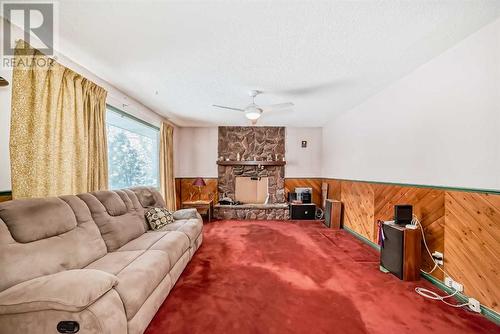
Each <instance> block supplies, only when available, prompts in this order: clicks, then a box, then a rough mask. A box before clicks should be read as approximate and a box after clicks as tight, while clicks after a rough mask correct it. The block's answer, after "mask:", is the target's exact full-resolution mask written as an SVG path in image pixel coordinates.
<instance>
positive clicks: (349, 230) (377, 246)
mask: <svg viewBox="0 0 500 334" xmlns="http://www.w3.org/2000/svg"><path fill="white" fill-rule="evenodd" d="M342 229H344V230H346V231H347V232H349V233H350V234H352V235H353V236H354V237H355V238H356V239H359V240H361V241H363V242H364V243H365V244H367V245H368V246H370V247H372V248H375V249H376V250H377V251H379V252H380V246H379V245H377V244H376V243H374V242H373V241H371V240H370V239H368V238H366V237H364V236H362V235H361V234H359V233H358V232H356V231H354V230H351V229H350V228H349V227H347V226H342Z"/></svg>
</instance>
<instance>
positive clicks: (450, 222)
mask: <svg viewBox="0 0 500 334" xmlns="http://www.w3.org/2000/svg"><path fill="white" fill-rule="evenodd" d="M324 181H325V182H327V183H328V197H329V198H331V199H336V200H340V201H341V202H342V203H343V206H344V221H343V223H344V225H345V226H346V227H349V228H350V229H352V230H354V231H355V232H357V233H359V234H361V235H362V236H364V237H366V238H368V239H369V240H371V241H373V242H377V240H376V238H377V230H376V229H377V227H376V221H377V220H378V219H380V220H391V219H392V218H393V215H394V212H393V210H394V205H395V204H411V205H413V210H414V213H415V214H416V215H417V217H418V218H419V220H420V222H421V223H422V226H423V227H424V231H425V236H426V240H427V244H428V245H429V248H430V250H431V252H432V251H435V250H437V251H440V252H443V254H444V269H445V270H446V271H447V272H448V273H449V274H450V275H451V276H452V277H454V278H455V279H456V280H457V281H459V282H461V283H462V284H463V285H464V294H466V295H468V296H471V297H474V298H476V299H478V300H479V301H480V302H481V304H483V305H485V306H486V307H488V308H490V309H493V310H494V311H496V312H500V306H499V304H498V303H499V301H500V289H499V288H498V284H499V282H500V271H499V268H500V194H496V193H483V192H480V191H462V190H460V191H455V190H448V189H443V188H434V187H423V186H412V185H398V184H382V183H374V182H364V181H347V180H337V179H325V180H324ZM422 260H423V268H422V269H424V270H426V271H429V270H431V269H432V267H433V265H432V261H431V260H430V259H429V256H428V255H427V253H426V251H425V249H424V246H423V245H422ZM432 275H433V276H434V277H436V278H438V279H440V280H443V279H444V277H443V276H444V275H443V274H442V273H441V272H440V271H434V272H433V273H432Z"/></svg>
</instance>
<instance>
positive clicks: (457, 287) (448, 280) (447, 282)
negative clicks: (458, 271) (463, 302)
mask: <svg viewBox="0 0 500 334" xmlns="http://www.w3.org/2000/svg"><path fill="white" fill-rule="evenodd" d="M444 284H445V285H446V286H447V287H449V288H452V289H455V290H457V291H458V292H462V291H464V286H463V285H462V284H460V283H458V282H456V281H454V280H453V278H451V277H445V278H444Z"/></svg>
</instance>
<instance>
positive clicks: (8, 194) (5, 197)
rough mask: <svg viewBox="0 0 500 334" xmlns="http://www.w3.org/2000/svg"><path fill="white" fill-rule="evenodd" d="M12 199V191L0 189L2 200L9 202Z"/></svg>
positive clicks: (0, 199) (0, 198)
mask: <svg viewBox="0 0 500 334" xmlns="http://www.w3.org/2000/svg"><path fill="white" fill-rule="evenodd" d="M11 199H12V191H0V202H7V201H10V200H11Z"/></svg>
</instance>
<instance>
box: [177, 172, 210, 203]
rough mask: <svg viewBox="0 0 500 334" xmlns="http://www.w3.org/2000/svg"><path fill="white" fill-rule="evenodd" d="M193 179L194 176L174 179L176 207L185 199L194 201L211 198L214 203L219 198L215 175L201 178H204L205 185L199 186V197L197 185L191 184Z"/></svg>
mask: <svg viewBox="0 0 500 334" xmlns="http://www.w3.org/2000/svg"><path fill="white" fill-rule="evenodd" d="M194 180H196V178H176V179H175V195H176V205H177V208H180V207H181V203H182V202H186V201H196V200H198V199H202V200H208V199H213V200H214V203H216V202H217V201H218V200H219V199H218V193H217V178H216V177H204V178H203V180H205V183H206V186H204V187H201V198H200V192H199V189H198V187H196V186H193V182H194Z"/></svg>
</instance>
